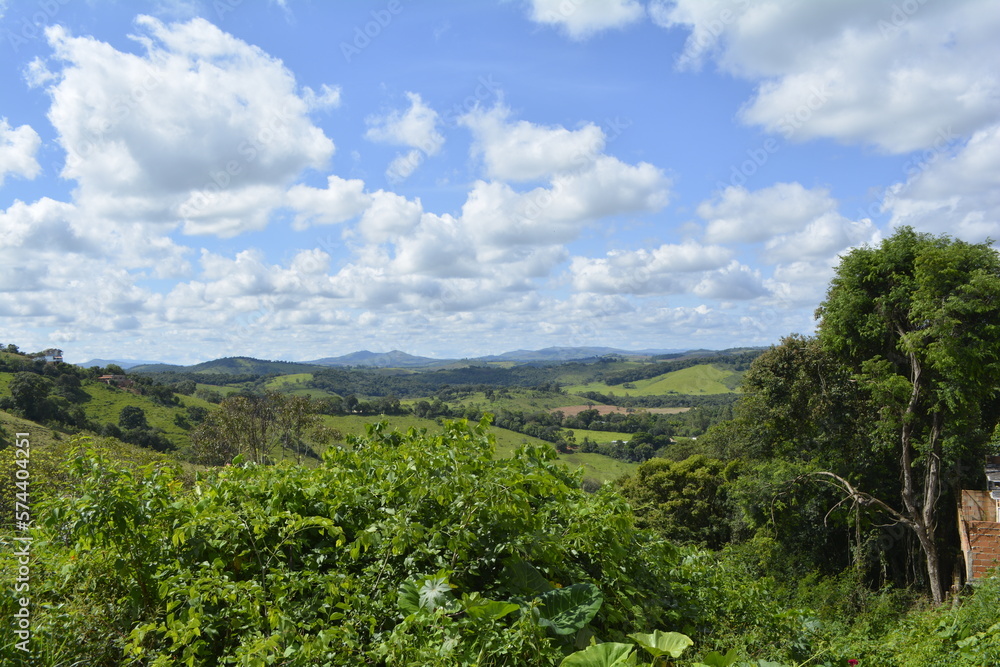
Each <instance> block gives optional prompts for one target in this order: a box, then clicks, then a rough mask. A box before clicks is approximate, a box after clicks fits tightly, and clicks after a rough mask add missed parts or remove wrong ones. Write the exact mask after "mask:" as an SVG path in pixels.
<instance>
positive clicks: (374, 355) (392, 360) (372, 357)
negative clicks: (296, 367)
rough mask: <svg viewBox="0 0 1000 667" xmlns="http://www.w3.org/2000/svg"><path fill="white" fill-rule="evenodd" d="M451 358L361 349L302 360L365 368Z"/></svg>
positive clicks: (435, 362)
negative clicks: (349, 352) (341, 354)
mask: <svg viewBox="0 0 1000 667" xmlns="http://www.w3.org/2000/svg"><path fill="white" fill-rule="evenodd" d="M453 361H454V360H453V359H432V358H431V357H417V356H414V355H412V354H407V353H406V352H401V351H399V350H392V351H391V352H369V351H368V350H361V351H360V352H352V353H351V354H345V355H343V356H340V357H324V358H323V359H316V360H315V361H303V362H302V363H304V364H311V365H313V366H364V367H366V368H425V367H427V366H439V365H442V364H450V363H452V362H453Z"/></svg>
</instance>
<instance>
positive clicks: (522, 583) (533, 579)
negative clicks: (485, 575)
mask: <svg viewBox="0 0 1000 667" xmlns="http://www.w3.org/2000/svg"><path fill="white" fill-rule="evenodd" d="M500 576H501V579H502V581H503V583H504V584H506V585H507V587H508V588H509V589H510V590H511V592H512V593H515V594H517V595H530V596H536V595H541V594H542V593H546V592H548V591H551V590H554V588H553V586H552V584H550V583H549V582H548V580H547V579H546V578H545V577H544V576H542V573H541V572H539V571H538V570H537V569H535V567H534V566H533V565H532V564H531V563H529V562H527V561H526V560H524V559H522V558H518V557H516V556H515V557H513V558H507V559H505V560H504V562H503V573H502V574H501V575H500Z"/></svg>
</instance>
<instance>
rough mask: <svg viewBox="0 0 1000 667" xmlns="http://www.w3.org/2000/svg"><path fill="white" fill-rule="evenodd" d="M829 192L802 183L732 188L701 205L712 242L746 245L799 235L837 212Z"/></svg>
mask: <svg viewBox="0 0 1000 667" xmlns="http://www.w3.org/2000/svg"><path fill="white" fill-rule="evenodd" d="M836 206H837V202H836V201H835V200H833V199H832V198H831V197H830V193H829V192H828V191H827V190H823V189H818V190H808V189H806V188H805V187H803V186H802V185H801V184H799V183H776V184H775V185H773V186H771V187H767V188H763V189H761V190H755V191H752V192H751V191H749V190H747V189H746V188H743V187H738V186H730V187H727V188H726V189H725V190H723V191H722V192H720V193H718V194H717V198H716V199H715V200H713V201H707V202H703V203H701V204H700V205H699V206H698V209H697V210H698V215H699V216H701V217H702V218H703V219H704V220H705V221H706V223H707V224H706V227H705V239H706V240H707V241H709V242H710V243H741V242H743V243H745V242H756V241H764V240H767V239H770V238H772V237H774V236H777V235H779V234H787V233H791V232H797V231H800V230H802V229H804V228H805V227H806V225H808V224H809V223H810V222H812V221H813V220H815V219H816V218H818V217H820V216H823V215H825V214H827V213H829V212H831V211H833V210H835V209H836Z"/></svg>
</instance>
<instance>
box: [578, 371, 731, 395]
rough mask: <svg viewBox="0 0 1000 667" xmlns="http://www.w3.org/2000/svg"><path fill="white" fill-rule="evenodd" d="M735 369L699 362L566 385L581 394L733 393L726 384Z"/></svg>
mask: <svg viewBox="0 0 1000 667" xmlns="http://www.w3.org/2000/svg"><path fill="white" fill-rule="evenodd" d="M736 375H737V373H736V372H735V371H728V370H721V369H719V368H716V367H715V366H712V365H711V364H699V365H697V366H690V367H688V368H683V369H681V370H679V371H673V372H671V373H664V374H663V375H658V376H656V377H654V378H649V379H647V380H637V381H636V382H632V383H627V384H629V385H631V386H634V388H632V387H631V386H630V387H629V388H626V387H625V385H608V384H605V383H603V382H590V383H587V384H582V385H574V386H569V387H566V391H567V393H571V394H579V393H583V392H588V391H596V392H598V393H601V394H607V395H609V396H625V395H626V394H628V395H629V396H663V395H666V394H690V395H707V394H730V393H733V390H732V389H730V388H729V387H728V386H726V384H725V383H726V381H729V382H732V379H731V378H733V377H734V376H736Z"/></svg>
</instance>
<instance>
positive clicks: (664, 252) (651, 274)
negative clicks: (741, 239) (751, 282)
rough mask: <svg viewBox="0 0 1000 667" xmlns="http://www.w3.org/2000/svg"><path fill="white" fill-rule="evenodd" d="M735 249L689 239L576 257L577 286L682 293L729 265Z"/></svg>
mask: <svg viewBox="0 0 1000 667" xmlns="http://www.w3.org/2000/svg"><path fill="white" fill-rule="evenodd" d="M731 257H732V251H730V250H728V249H726V248H723V247H721V246H703V245H700V244H697V243H693V242H688V243H684V244H664V245H661V246H660V247H659V248H655V249H653V250H645V249H643V250H637V251H630V252H625V251H612V252H609V253H608V254H607V256H606V257H603V258H589V257H574V258H573V261H572V263H571V265H570V274H571V277H572V281H573V286H574V287H575V288H576V289H577V290H580V291H581V292H598V293H603V294H681V293H684V292H685V291H688V290H690V289H692V288H693V287H694V285H696V284H698V283H699V282H700V279H701V278H702V276H703V274H704V273H705V272H706V271H711V270H713V269H719V268H722V267H725V266H727V264H728V263H729V261H730V258H731Z"/></svg>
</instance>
